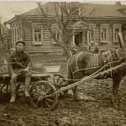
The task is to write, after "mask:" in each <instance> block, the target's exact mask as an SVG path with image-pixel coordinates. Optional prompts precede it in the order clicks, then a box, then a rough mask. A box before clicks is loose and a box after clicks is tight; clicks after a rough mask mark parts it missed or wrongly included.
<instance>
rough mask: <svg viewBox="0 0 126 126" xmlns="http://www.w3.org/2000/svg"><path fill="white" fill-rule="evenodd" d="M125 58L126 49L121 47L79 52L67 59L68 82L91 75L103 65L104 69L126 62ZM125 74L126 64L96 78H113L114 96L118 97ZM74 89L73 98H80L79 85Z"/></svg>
mask: <svg viewBox="0 0 126 126" xmlns="http://www.w3.org/2000/svg"><path fill="white" fill-rule="evenodd" d="M125 58H126V57H125V55H124V51H123V49H121V48H118V49H110V50H108V51H105V52H99V53H92V52H89V51H83V52H78V53H76V54H75V55H73V56H71V57H70V58H69V59H68V61H67V79H68V80H67V84H68V85H69V84H72V83H74V82H75V81H76V80H79V79H82V78H83V77H85V76H88V75H91V74H93V73H94V72H96V71H98V70H99V69H101V68H103V67H104V68H103V69H102V71H104V70H106V69H109V68H112V67H114V66H116V65H119V64H121V63H122V62H125ZM105 66H106V67H105ZM124 75H126V66H124V67H123V68H121V69H118V70H114V71H112V72H109V73H107V74H105V75H103V76H99V77H97V78H96V79H105V78H112V80H113V87H112V96H113V97H114V98H116V96H117V94H118V89H119V83H120V81H121V79H122V77H123V76H124ZM72 91H73V99H74V100H78V91H77V86H76V87H74V88H73V89H72Z"/></svg>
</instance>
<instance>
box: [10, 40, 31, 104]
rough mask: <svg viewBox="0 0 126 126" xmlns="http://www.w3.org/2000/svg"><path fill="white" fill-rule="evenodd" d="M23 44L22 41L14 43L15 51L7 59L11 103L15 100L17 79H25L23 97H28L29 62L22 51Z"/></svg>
mask: <svg viewBox="0 0 126 126" xmlns="http://www.w3.org/2000/svg"><path fill="white" fill-rule="evenodd" d="M24 46H25V43H24V42H23V41H17V42H16V50H15V52H14V53H12V54H11V56H10V58H9V73H10V76H11V80H10V83H11V99H10V102H11V103H13V102H15V100H16V82H17V78H19V77H21V76H23V77H25V89H24V93H25V97H30V94H29V86H30V82H31V60H30V57H29V55H28V54H27V53H26V52H25V51H24Z"/></svg>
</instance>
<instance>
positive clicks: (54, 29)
mask: <svg viewBox="0 0 126 126" xmlns="http://www.w3.org/2000/svg"><path fill="white" fill-rule="evenodd" d="M52 31H54V32H53V34H55V38H56V39H57V40H59V41H60V40H61V31H60V29H59V27H58V26H57V24H56V23H54V24H52ZM58 36H59V37H58ZM52 44H54V45H55V44H56V42H55V41H54V39H53V37H52Z"/></svg>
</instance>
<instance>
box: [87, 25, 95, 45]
mask: <svg viewBox="0 0 126 126" xmlns="http://www.w3.org/2000/svg"><path fill="white" fill-rule="evenodd" d="M89 26H90V28H91V30H88V31H87V42H88V43H90V42H92V41H95V40H94V38H95V28H96V25H95V24H89Z"/></svg>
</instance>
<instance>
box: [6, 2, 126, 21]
mask: <svg viewBox="0 0 126 126" xmlns="http://www.w3.org/2000/svg"><path fill="white" fill-rule="evenodd" d="M41 6H42V7H43V8H44V10H45V12H46V13H47V14H48V15H49V16H56V13H55V6H58V5H57V4H56V2H48V3H46V4H43V5H41ZM78 6H79V10H80V14H79V16H80V17H81V18H82V17H84V18H90V19H102V18H103V19H104V18H105V19H112V18H113V19H114V18H116V19H119V18H122V19H126V5H116V4H92V3H78ZM57 10H58V14H60V8H59V6H58V9H57ZM19 16H21V17H25V18H27V17H34V18H35V17H43V15H42V12H41V10H40V8H38V7H37V8H35V9H32V10H30V11H27V12H25V13H23V14H21V15H19ZM15 19H16V16H15V17H13V18H12V19H10V20H9V21H8V22H7V23H11V22H13V21H14V20H15Z"/></svg>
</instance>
